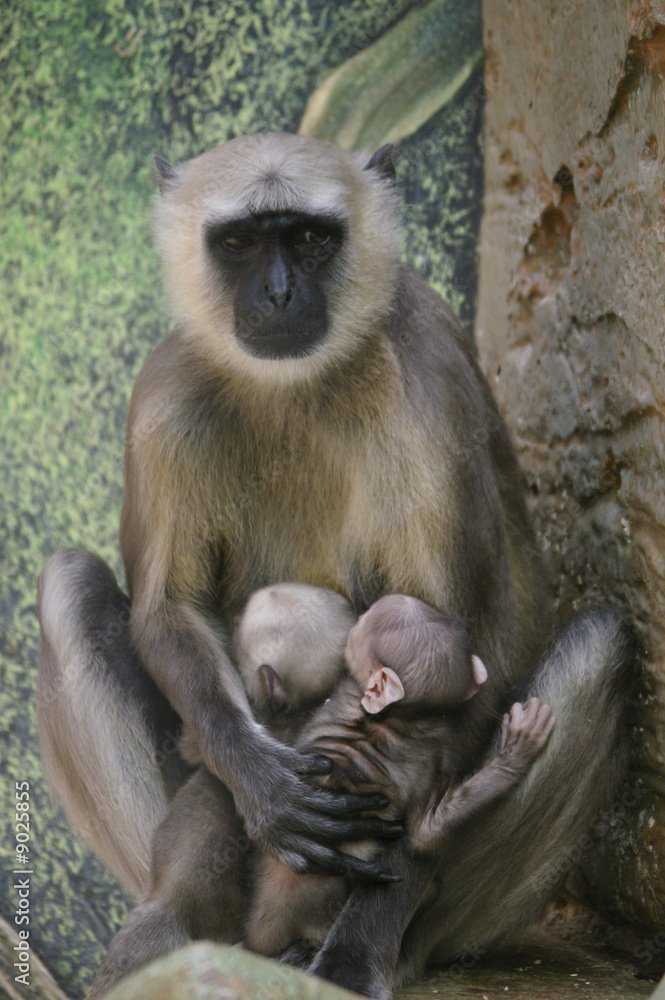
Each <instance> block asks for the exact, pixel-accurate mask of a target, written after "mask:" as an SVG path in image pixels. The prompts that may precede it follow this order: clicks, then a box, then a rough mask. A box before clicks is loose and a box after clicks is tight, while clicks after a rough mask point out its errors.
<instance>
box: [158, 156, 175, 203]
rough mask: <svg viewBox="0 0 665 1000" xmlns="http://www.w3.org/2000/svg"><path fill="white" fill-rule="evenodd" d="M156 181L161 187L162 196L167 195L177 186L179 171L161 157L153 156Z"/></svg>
mask: <svg viewBox="0 0 665 1000" xmlns="http://www.w3.org/2000/svg"><path fill="white" fill-rule="evenodd" d="M152 163H153V166H154V174H155V179H156V181H157V185H158V187H159V191H160V194H165V192H166V191H169V190H170V189H171V188H174V187H175V186H176V182H177V180H178V171H177V170H176V168H175V167H172V166H171V164H170V163H169V162H168V160H163V159H162V157H161V156H153V158H152Z"/></svg>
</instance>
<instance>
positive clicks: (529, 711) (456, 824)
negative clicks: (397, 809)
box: [409, 698, 554, 851]
mask: <svg viewBox="0 0 665 1000" xmlns="http://www.w3.org/2000/svg"><path fill="white" fill-rule="evenodd" d="M553 726H554V716H553V715H552V711H551V709H550V707H549V705H541V703H540V702H539V701H538V699H537V698H531V699H530V700H529V701H527V702H525V703H524V704H523V705H522V704H520V703H519V702H516V703H515V704H514V705H513V706H512V708H511V709H510V712H507V713H506V715H504V717H503V722H502V725H501V747H500V749H499V753H498V754H497V755H496V757H494V758H493V760H491V761H489V763H488V764H486V765H485V767H483V768H482V769H481V770H480V771H478V773H477V774H474V775H473V777H472V778H469V779H468V781H465V782H463V783H462V784H461V785H459V786H458V787H457V788H452V789H449V790H448V791H447V792H446V794H445V795H444V796H443V798H442V799H441V800H440V801H439V802H437V801H436V800H435V801H433V802H431V803H430V805H429V807H428V808H427V809H426V811H425V813H424V815H423V816H421V817H419V819H418V820H417V822H416V823H415V824H414V826H413V829H412V830H411V831H410V836H409V839H410V842H411V845H412V847H414V848H415V849H416V850H417V851H434V850H440V849H441V848H442V847H444V846H445V843H446V840H447V839H448V838H449V837H450V836H451V835H452V834H453V832H455V831H457V830H458V829H459V828H460V827H462V826H463V825H464V824H465V823H467V822H468V821H469V820H471V819H475V818H476V817H477V815H478V813H479V812H480V811H481V810H482V809H485V808H487V807H488V806H490V805H491V804H492V803H494V802H496V801H497V800H498V799H499V798H500V797H501V796H502V795H504V794H505V793H506V792H508V791H509V790H510V789H511V788H513V787H514V786H515V785H516V784H517V783H518V782H519V780H520V778H522V777H523V776H524V774H526V772H527V771H528V770H529V768H530V767H531V765H532V763H533V762H534V760H535V759H536V757H537V756H538V754H539V753H540V752H541V750H542V749H543V747H544V746H545V744H546V743H547V740H548V739H549V735H550V733H551V732H552V727H553Z"/></svg>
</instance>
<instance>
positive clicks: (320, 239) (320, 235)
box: [298, 229, 330, 247]
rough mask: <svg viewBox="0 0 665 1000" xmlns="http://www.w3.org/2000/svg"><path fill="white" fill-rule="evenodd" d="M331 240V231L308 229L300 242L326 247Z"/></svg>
mask: <svg viewBox="0 0 665 1000" xmlns="http://www.w3.org/2000/svg"><path fill="white" fill-rule="evenodd" d="M329 240H330V233H326V232H323V230H318V231H317V230H315V229H306V230H305V232H304V233H303V234H302V236H301V237H300V239H299V240H298V242H299V243H309V244H310V246H315V247H324V246H325V245H326V243H328V241H329Z"/></svg>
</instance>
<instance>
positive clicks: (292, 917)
mask: <svg viewBox="0 0 665 1000" xmlns="http://www.w3.org/2000/svg"><path fill="white" fill-rule="evenodd" d="M348 891H349V890H348V883H347V882H346V880H344V879H342V878H340V877H335V876H334V875H296V874H295V872H292V871H290V870H289V869H288V868H286V866H285V865H283V864H282V863H281V862H279V861H278V860H277V859H276V858H272V857H270V855H268V854H264V855H263V856H262V857H261V858H260V860H259V863H258V865H257V868H256V876H255V890H254V895H253V897H252V901H251V906H250V913H249V918H248V921H247V929H246V932H245V945H246V947H247V948H249V949H250V950H251V951H256V952H258V954H260V955H268V956H278V955H279V956H281V957H282V958H283V959H284V960H286V961H291V960H292V959H293V958H295V956H296V955H297V954H298V953H299V952H300V953H303V952H304V950H305V949H304V948H303V947H302V943H303V942H304V941H306V942H308V944H309V946H310V956H309V958H310V961H311V958H312V957H313V955H314V954H316V951H317V948H318V947H320V946H321V944H322V943H323V940H324V938H325V936H326V933H327V931H328V928H329V927H330V926H331V925H332V923H333V922H334V920H335V918H336V917H337V915H338V913H339V912H340V910H341V909H342V906H343V905H344V901H345V899H346V897H347V896H348ZM314 945H317V947H314ZM290 946H295V947H293V948H292V949H291V952H290V954H289V956H288V957H286V958H285V956H284V953H285V952H286V950H287V949H288V948H289V947H290ZM312 948H313V951H312ZM307 965H309V962H307Z"/></svg>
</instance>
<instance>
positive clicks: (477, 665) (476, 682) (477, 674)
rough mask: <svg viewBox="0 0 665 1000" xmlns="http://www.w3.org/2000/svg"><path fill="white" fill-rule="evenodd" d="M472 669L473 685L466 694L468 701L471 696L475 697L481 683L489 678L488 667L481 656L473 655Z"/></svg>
mask: <svg viewBox="0 0 665 1000" xmlns="http://www.w3.org/2000/svg"><path fill="white" fill-rule="evenodd" d="M471 669H472V671H473V687H472V688H471V690H470V691H469V693H468V695H467V696H466V700H467V701H468V700H469V698H473V696H474V694H476V693H477V692H478V691H479V690H480V685H481V684H484V683H485V681H486V680H487V667H486V666H485V664H484V663H483V661H482V660H481V659H480V657H479V656H472V657H471Z"/></svg>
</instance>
